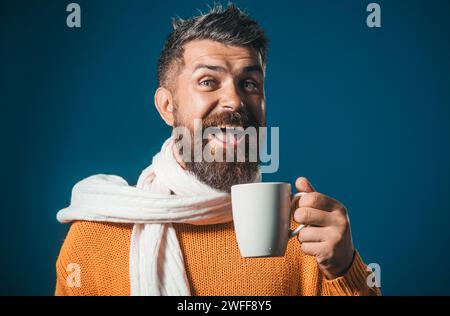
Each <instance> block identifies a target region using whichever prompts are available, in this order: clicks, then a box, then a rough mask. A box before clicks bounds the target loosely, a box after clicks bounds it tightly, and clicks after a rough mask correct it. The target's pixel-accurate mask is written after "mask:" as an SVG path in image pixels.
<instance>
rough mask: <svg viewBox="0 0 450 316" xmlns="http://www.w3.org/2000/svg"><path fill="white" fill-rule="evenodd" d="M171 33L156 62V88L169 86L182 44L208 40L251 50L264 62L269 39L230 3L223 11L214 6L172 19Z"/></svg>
mask: <svg viewBox="0 0 450 316" xmlns="http://www.w3.org/2000/svg"><path fill="white" fill-rule="evenodd" d="M172 26H173V30H172V32H171V33H170V34H169V35H168V37H167V40H166V43H165V45H164V49H163V51H162V53H161V56H160V58H159V61H158V86H160V87H161V86H166V85H167V84H168V77H169V76H168V73H169V71H170V70H171V68H172V67H173V65H174V63H175V62H178V63H181V62H182V60H183V53H184V45H185V44H186V43H187V42H189V41H192V40H196V39H209V40H213V41H216V42H220V43H223V44H226V45H236V46H247V47H252V48H254V49H255V50H256V51H257V52H259V54H260V55H261V59H262V62H263V65H265V63H266V51H267V44H268V40H267V38H266V36H265V34H264V30H263V29H262V28H261V26H260V25H259V24H258V23H257V22H256V21H255V20H253V19H251V18H250V16H248V15H247V14H246V13H244V12H243V11H242V10H241V9H239V8H238V7H237V6H236V5H234V4H232V3H229V4H228V6H227V7H226V8H223V7H222V6H221V5H214V6H213V7H212V8H210V11H209V12H208V13H205V14H201V15H199V16H195V17H192V18H189V19H187V20H183V19H181V18H173V20H172Z"/></svg>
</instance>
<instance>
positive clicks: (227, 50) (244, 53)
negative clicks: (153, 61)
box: [183, 40, 262, 70]
mask: <svg viewBox="0 0 450 316" xmlns="http://www.w3.org/2000/svg"><path fill="white" fill-rule="evenodd" d="M183 59H184V65H185V67H186V68H189V69H191V70H193V69H195V68H196V67H197V66H199V65H203V64H216V65H217V66H224V67H229V66H233V67H246V66H249V65H255V64H256V65H261V66H262V60H261V55H260V54H259V53H258V52H257V51H256V50H255V49H254V48H252V47H246V46H235V45H225V44H222V43H219V42H215V41H211V40H195V41H191V42H189V43H187V44H186V45H185V46H184V56H183Z"/></svg>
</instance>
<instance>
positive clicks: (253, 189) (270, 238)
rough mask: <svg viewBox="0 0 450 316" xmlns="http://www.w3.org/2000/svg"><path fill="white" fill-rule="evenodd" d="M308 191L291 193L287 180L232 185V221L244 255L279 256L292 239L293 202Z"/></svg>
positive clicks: (296, 233)
mask: <svg viewBox="0 0 450 316" xmlns="http://www.w3.org/2000/svg"><path fill="white" fill-rule="evenodd" d="M303 194H305V193H304V192H300V193H297V194H294V195H293V194H292V193H291V184H290V183H285V182H258V183H246V184H238V185H234V186H232V187H231V204H232V212H233V223H234V229H235V232H236V238H237V242H238V246H239V251H240V253H241V256H242V257H280V256H284V254H285V252H286V247H287V243H288V241H289V239H290V238H292V237H294V236H296V235H298V233H299V232H300V230H301V229H302V228H303V226H304V225H299V226H298V227H297V228H296V229H294V230H291V229H290V226H291V219H292V210H293V204H294V203H295V202H296V201H297V200H298V197H300V196H301V195H303Z"/></svg>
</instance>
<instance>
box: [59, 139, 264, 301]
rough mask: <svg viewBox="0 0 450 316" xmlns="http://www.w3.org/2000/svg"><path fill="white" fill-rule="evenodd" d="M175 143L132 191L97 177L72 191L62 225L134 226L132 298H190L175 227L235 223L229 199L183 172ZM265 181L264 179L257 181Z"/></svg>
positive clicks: (114, 179)
mask: <svg viewBox="0 0 450 316" xmlns="http://www.w3.org/2000/svg"><path fill="white" fill-rule="evenodd" d="M172 146H173V139H172V138H169V139H167V140H166V141H165V142H164V144H163V146H162V148H161V151H160V152H159V153H157V154H156V155H155V156H154V157H153V160H152V164H151V165H150V166H149V167H147V168H146V169H145V170H144V171H143V172H142V173H141V175H140V176H139V179H138V182H137V185H136V186H130V185H128V183H127V182H126V181H125V180H124V179H123V178H121V177H119V176H114V175H105V174H97V175H94V176H91V177H88V178H86V179H83V180H81V181H80V182H78V183H77V184H76V185H75V186H74V187H73V189H72V197H71V202H70V205H69V207H67V208H65V209H62V210H60V211H59V212H58V214H57V219H58V221H59V222H61V223H69V222H72V221H78V220H83V221H99V222H115V223H133V224H134V225H133V231H132V235H131V245H130V286H131V291H130V292H131V295H190V289H189V282H188V279H187V276H186V270H185V267H184V261H183V254H182V252H181V249H180V245H179V242H178V239H177V236H176V232H175V229H174V227H173V226H172V224H171V223H189V224H193V225H211V224H219V223H227V222H230V221H232V212H231V199H230V195H229V194H228V193H224V192H220V191H217V190H215V189H213V188H211V187H209V186H208V185H206V184H204V183H202V182H200V181H199V180H198V179H197V178H196V177H195V176H194V175H193V174H192V173H191V172H189V171H186V170H184V169H183V168H181V166H180V165H179V164H178V162H177V161H176V159H175V157H174V155H173V151H172V150H173V149H172ZM254 181H255V182H259V181H261V174H260V173H258V174H257V175H256V177H255V180H254Z"/></svg>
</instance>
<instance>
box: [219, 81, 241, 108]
mask: <svg viewBox="0 0 450 316" xmlns="http://www.w3.org/2000/svg"><path fill="white" fill-rule="evenodd" d="M243 104H244V102H243V100H242V97H241V95H240V93H239V89H238V87H237V86H236V85H235V84H230V85H229V86H228V87H226V89H223V91H222V96H221V100H220V105H221V107H222V109H224V110H230V111H237V110H239V108H241V107H242V106H243Z"/></svg>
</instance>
